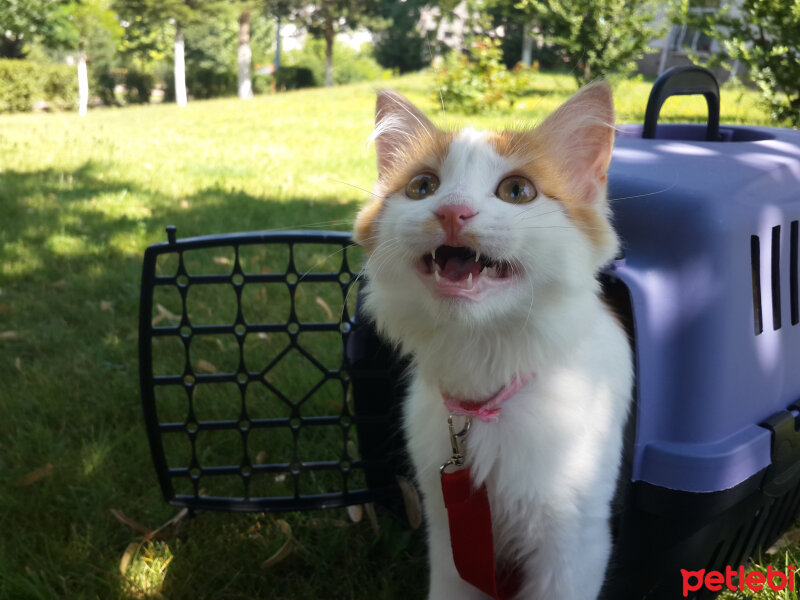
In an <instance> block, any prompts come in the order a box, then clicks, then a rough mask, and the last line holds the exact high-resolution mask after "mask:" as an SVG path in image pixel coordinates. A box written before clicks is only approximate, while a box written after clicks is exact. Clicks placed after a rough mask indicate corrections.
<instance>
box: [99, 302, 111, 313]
mask: <svg viewBox="0 0 800 600" xmlns="http://www.w3.org/2000/svg"><path fill="white" fill-rule="evenodd" d="M100 310H102V311H103V312H114V306H113V305H112V304H111V301H110V300H101V301H100Z"/></svg>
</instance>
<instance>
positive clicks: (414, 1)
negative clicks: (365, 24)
mask: <svg viewBox="0 0 800 600" xmlns="http://www.w3.org/2000/svg"><path fill="white" fill-rule="evenodd" d="M424 4H425V0H406V2H396V1H395V0H381V1H380V6H379V12H380V16H381V17H382V18H383V19H384V20H385V24H384V26H383V27H381V28H380V30H379V31H377V32H376V35H375V46H374V52H375V58H376V59H377V61H378V62H379V63H380V65H381V66H382V67H386V68H387V69H397V70H398V71H400V72H401V73H407V72H409V71H418V70H419V69H421V68H422V67H423V66H424V65H425V64H426V63H427V62H428V61H429V60H430V56H429V49H428V45H427V42H426V40H425V38H424V37H423V36H422V34H421V33H420V32H419V28H418V26H417V24H418V23H419V19H420V9H421V8H422V6H424Z"/></svg>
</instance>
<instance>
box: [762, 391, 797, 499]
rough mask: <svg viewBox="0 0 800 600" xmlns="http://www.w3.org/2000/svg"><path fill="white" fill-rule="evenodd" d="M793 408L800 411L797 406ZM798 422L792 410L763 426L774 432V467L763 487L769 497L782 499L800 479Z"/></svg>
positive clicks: (775, 417)
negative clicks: (799, 478)
mask: <svg viewBox="0 0 800 600" xmlns="http://www.w3.org/2000/svg"><path fill="white" fill-rule="evenodd" d="M789 408H790V409H794V410H798V409H797V407H795V406H791V407H789ZM798 418H800V417H796V416H795V414H794V413H792V412H791V410H782V411H780V412H779V413H776V414H774V415H772V416H771V417H770V418H769V419H767V420H766V421H764V422H763V423H762V424H761V425H762V426H763V427H766V428H767V429H769V430H771V431H772V464H771V465H770V466H769V467H768V468H767V472H766V473H765V474H764V483H763V484H762V485H761V487H762V490H763V492H764V493H765V494H766V495H768V496H772V497H775V498H777V497H780V496H782V495H783V494H784V493H786V491H788V490H789V489H790V488H791V487H794V486H795V485H796V483H797V480H798V477H800V431H798V424H799V423H798Z"/></svg>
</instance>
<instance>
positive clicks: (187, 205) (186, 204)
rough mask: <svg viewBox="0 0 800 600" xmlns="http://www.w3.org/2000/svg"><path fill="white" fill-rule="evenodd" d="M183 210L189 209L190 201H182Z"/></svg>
mask: <svg viewBox="0 0 800 600" xmlns="http://www.w3.org/2000/svg"><path fill="white" fill-rule="evenodd" d="M181 208H183V209H186V208H189V201H188V200H181Z"/></svg>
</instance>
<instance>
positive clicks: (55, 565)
mask: <svg viewBox="0 0 800 600" xmlns="http://www.w3.org/2000/svg"><path fill="white" fill-rule="evenodd" d="M649 85H650V84H649V83H647V82H636V81H634V82H619V83H618V84H617V86H616V88H617V89H616V98H617V99H616V102H617V110H618V114H619V117H620V120H621V121H627V122H640V121H641V120H642V117H643V113H644V104H645V98H646V94H647V91H648V90H649ZM379 86H380V87H394V88H395V89H398V90H399V91H401V92H404V93H406V94H407V95H408V96H409V97H410V98H411V99H412V100H413V101H415V102H418V103H419V105H420V106H421V107H422V108H423V109H425V110H427V111H429V112H430V113H431V114H433V115H438V114H439V109H438V108H437V104H436V100H435V97H434V90H435V88H436V86H435V78H434V77H433V76H430V75H415V76H409V77H404V78H400V79H393V80H388V81H382V82H378V83H373V84H360V85H354V86H347V87H340V88H336V89H333V90H323V89H314V90H307V91H302V92H293V93H286V94H281V95H275V96H268V97H259V98H256V99H254V100H252V101H249V102H241V101H238V100H235V99H223V100H213V101H205V102H193V103H191V104H190V105H189V106H188V107H186V108H185V109H178V108H177V107H175V106H172V105H159V106H147V107H131V108H125V109H109V110H96V111H92V112H90V114H89V115H88V116H87V117H86V118H79V117H78V116H77V115H75V114H29V115H28V114H26V115H13V116H0V373H2V375H1V376H0V412H1V413H2V415H3V418H2V419H0V530H2V531H3V535H2V536H0V597H2V598H14V599H17V598H19V599H26V598H102V599H105V598H146V597H164V598H198V597H207V598H250V597H259V598H309V599H310V598H381V599H391V598H401V597H421V595H422V590H423V589H424V587H425V581H426V575H425V572H426V568H427V567H426V561H425V558H424V549H423V544H422V543H421V541H420V539H419V537H418V536H415V535H412V534H410V533H409V532H406V531H403V530H402V529H400V528H399V527H398V526H397V525H395V524H394V523H393V522H392V521H391V520H390V519H389V518H387V517H386V516H382V517H381V529H380V533H379V534H378V535H377V536H376V535H375V534H374V533H373V531H372V529H371V527H370V526H369V525H368V524H367V523H366V519H365V520H364V521H362V522H360V523H355V524H354V523H351V522H350V521H349V520H348V517H347V514H346V512H345V511H344V509H342V510H333V511H329V512H325V513H312V514H289V515H282V516H274V515H231V514H210V513H203V514H200V515H198V516H197V517H196V518H194V519H191V520H188V519H187V520H183V521H181V522H180V523H179V524H178V525H177V526H174V527H171V528H169V529H168V530H167V536H166V538H165V539H162V540H151V541H148V542H144V543H141V544H134V545H133V546H131V544H132V543H134V542H139V541H141V539H142V534H141V533H139V532H137V531H135V530H134V529H132V528H131V527H130V526H128V525H125V524H122V523H121V522H120V521H119V520H118V519H116V518H115V517H114V516H113V515H112V514H111V512H110V511H111V509H116V510H120V511H122V512H123V513H124V514H125V515H127V516H128V517H129V518H130V519H132V520H133V521H135V522H137V523H140V524H142V525H144V526H145V527H147V528H150V529H154V528H156V527H157V526H158V525H160V524H161V523H163V522H165V521H167V520H168V519H169V518H170V517H172V516H173V515H174V514H175V512H176V511H175V509H172V508H170V507H168V506H166V505H165V504H164V503H163V501H162V499H161V496H160V493H159V491H158V489H157V487H156V480H155V476H154V472H153V469H152V465H151V462H150V457H149V450H148V447H147V442H146V438H145V432H144V427H143V424H142V416H141V409H140V404H139V391H138V372H137V363H136V357H137V318H138V314H137V311H138V290H139V278H140V271H141V257H142V254H143V251H144V249H145V247H147V245H149V244H151V243H153V242H157V241H162V240H164V239H165V234H164V227H165V226H166V225H169V224H174V225H177V227H178V235H179V237H188V236H194V235H204V234H219V233H227V232H234V231H247V230H257V229H294V228H297V229H339V230H349V229H350V228H351V224H352V218H353V216H354V214H355V212H356V210H357V208H358V206H359V205H360V204H361V203H362V202H363V201H364V200H365V199H366V198H367V197H368V194H367V193H366V192H365V191H363V190H369V189H370V188H371V186H372V182H373V180H374V178H375V176H376V169H375V159H374V150H371V149H367V148H366V147H365V140H366V139H367V136H368V135H369V133H370V130H371V127H372V120H373V108H374V88H375V87H379ZM574 89H575V88H574V83H573V82H572V80H571V79H570V78H569V77H567V76H563V75H544V74H543V75H541V76H540V77H538V78H537V80H536V89H535V90H534V91H533V94H532V95H531V97H530V98H526V99H524V100H523V101H521V102H519V103H518V105H517V106H516V107H515V108H514V110H513V111H508V112H506V113H504V114H497V115H485V116H482V117H480V118H478V119H475V122H476V123H477V124H478V125H479V126H482V127H498V126H502V125H503V124H504V123H508V122H509V121H527V122H535V121H537V120H539V119H541V118H542V117H543V115H545V114H547V113H548V112H549V111H550V110H552V108H554V107H555V106H556V105H558V104H559V103H560V102H561V101H563V100H564V99H565V98H566V96H567V95H568V94H569V93H570V92H571V91H573V90H574ZM704 110H705V105H704V102H703V100H701V99H698V98H679V99H673V100H670V101H669V102H668V103H667V105H666V106H665V109H664V117H663V118H664V120H686V119H689V120H702V118H703V115H704ZM722 111H723V122H747V123H762V124H763V123H767V122H768V121H767V117H766V114H765V113H763V112H761V111H760V109H758V107H757V101H756V96H755V95H754V94H752V93H750V92H744V91H741V90H738V89H735V90H725V91H724V92H723V109H722ZM443 120H444V121H445V122H448V123H451V124H454V125H458V124H463V123H465V122H466V119H465V118H463V117H459V116H458V115H455V114H450V113H448V115H447V117H446V118H445V119H443ZM223 262H224V261H223ZM212 263H213V257H212ZM217 264H219V263H217ZM221 294H222V295H224V293H222V292H221ZM320 295H321V292H318V291H315V290H313V289H309V290H308V293H307V298H308V299H311V298H316V297H317V296H320ZM167 296H168V294H167ZM257 300H258V299H257V298H255V299H253V301H252V303H251V304H250V306H251V307H257V306H258V303H257ZM172 301H174V298H173V300H172ZM169 302H170V300H169V298H165V299H164V300H163V303H164V305H165V307H166V308H168V309H170V310H171V311H172V312H174V305H173V306H172V307H170V306H168V303H169ZM193 302H196V305H195V306H196V307H195V308H193V309H192V310H193V311H194V312H195V313H196V314H197V315H203V314H209V315H210V314H214V315H217V316H218V315H219V314H221V312H224V310H225V309H224V306H223V305H222V304H221V302H222V300H221V299H220V298H219V297H216V296H214V294H211V295H210V296H207V297H205V298H199V299H197V300H193ZM326 302H331V303H332V302H333V301H332V300H327V301H326ZM315 306H316V307H317V308H319V306H320V305H319V304H318V303H309V304H308V310H316V309H315V308H314V307H315ZM256 309H257V308H253V310H256ZM276 310H278V311H280V310H281V309H280V308H279V309H276ZM334 310H335V308H334ZM262 316H263V315H262ZM269 316H270V315H266V317H265V318H268V317H269ZM218 345H219V344H217V345H216V346H218ZM214 347H215V345H214V344H212V345H211V346H210V348H212V350H210V351H209V352H211V353H209V354H207V355H204V356H201V357H198V358H203V359H204V360H207V361H209V362H212V363H214V364H215V365H216V363H215V362H214V361H217V362H220V361H224V360H225V358H224V357H217V356H216V355H214V354H213V348H214ZM165 360H168V359H165ZM217 366H219V365H217ZM296 383H297V382H296ZM214 398H215V397H214V396H213V395H212V396H210V399H209V402H208V404H207V406H208V409H209V411H210V412H209V413H208V414H209V418H218V417H219V416H221V415H222V413H218V412H214V411H215V410H222V409H221V408H219V406H218V405H217V400H215V399H214ZM222 416H224V415H222ZM176 418H178V419H179V418H180V414H179V412H178V416H177V417H176ZM213 451H215V448H211V449H210V450H209V452H212V454H213ZM289 532H290V533H291V535H290V534H289ZM289 537H291V539H292V541H290V542H289V543H288V545H286V547H285V548H284V553H283V554H282V555H281V556H284V559H283V560H282V561H280V562H277V564H272V565H271V566H267V567H264V566H262V563H263V562H264V561H265V560H266V559H267V558H268V557H270V556H272V555H273V554H275V553H276V552H277V551H278V550H280V549H281V548H282V547H283V546H284V544H286V543H287V542H286V540H287V539H288V538H289ZM123 557H124V559H125V561H126V562H127V567H126V569H125V574H124V575H123V574H122V573H121V570H122V569H121V566H120V562H121V561H122V560H123Z"/></svg>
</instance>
